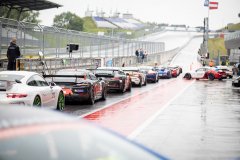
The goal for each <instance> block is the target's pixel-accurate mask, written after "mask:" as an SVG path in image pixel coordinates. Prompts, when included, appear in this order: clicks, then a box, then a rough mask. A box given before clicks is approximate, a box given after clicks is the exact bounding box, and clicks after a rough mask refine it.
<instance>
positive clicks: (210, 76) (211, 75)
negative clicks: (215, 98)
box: [208, 73, 215, 81]
mask: <svg viewBox="0 0 240 160" xmlns="http://www.w3.org/2000/svg"><path fill="white" fill-rule="evenodd" d="M208 79H210V80H211V81H213V80H214V79H215V77H214V75H213V74H212V73H210V74H209V75H208Z"/></svg>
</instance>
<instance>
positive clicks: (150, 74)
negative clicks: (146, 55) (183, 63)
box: [139, 66, 159, 83]
mask: <svg viewBox="0 0 240 160" xmlns="http://www.w3.org/2000/svg"><path fill="white" fill-rule="evenodd" d="M139 70H140V71H141V72H142V73H145V74H146V76H147V81H151V82H154V83H156V82H158V79H159V78H158V72H157V71H155V68H154V67H150V66H141V67H139Z"/></svg>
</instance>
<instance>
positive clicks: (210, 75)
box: [183, 67, 227, 81]
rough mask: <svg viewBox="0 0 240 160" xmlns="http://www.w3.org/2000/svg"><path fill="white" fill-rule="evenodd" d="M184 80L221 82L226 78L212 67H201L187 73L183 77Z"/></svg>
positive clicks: (224, 73)
mask: <svg viewBox="0 0 240 160" xmlns="http://www.w3.org/2000/svg"><path fill="white" fill-rule="evenodd" d="M183 77H184V78H186V79H192V78H193V79H197V80H199V79H209V80H211V81H213V80H214V79H218V80H222V79H226V78H227V74H226V72H224V71H222V70H219V69H217V68H213V67H211V68H210V67H201V68H199V69H197V70H195V71H189V72H187V73H185V74H184V76H183Z"/></svg>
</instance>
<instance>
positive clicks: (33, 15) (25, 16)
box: [0, 7, 41, 23]
mask: <svg viewBox="0 0 240 160" xmlns="http://www.w3.org/2000/svg"><path fill="white" fill-rule="evenodd" d="M8 10H9V9H8V8H7V7H3V9H2V13H1V14H0V16H1V17H6V15H7V13H8ZM18 14H19V11H18V10H16V9H13V10H12V12H11V16H10V19H15V20H17V17H18ZM39 15H40V13H39V12H34V11H27V12H22V14H21V18H20V21H24V22H30V23H40V22H41V20H39V19H37V18H38V17H39Z"/></svg>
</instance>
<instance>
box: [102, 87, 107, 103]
mask: <svg viewBox="0 0 240 160" xmlns="http://www.w3.org/2000/svg"><path fill="white" fill-rule="evenodd" d="M106 99H107V89H106V87H105V88H104V90H103V93H102V100H104V101H105V100H106Z"/></svg>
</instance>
